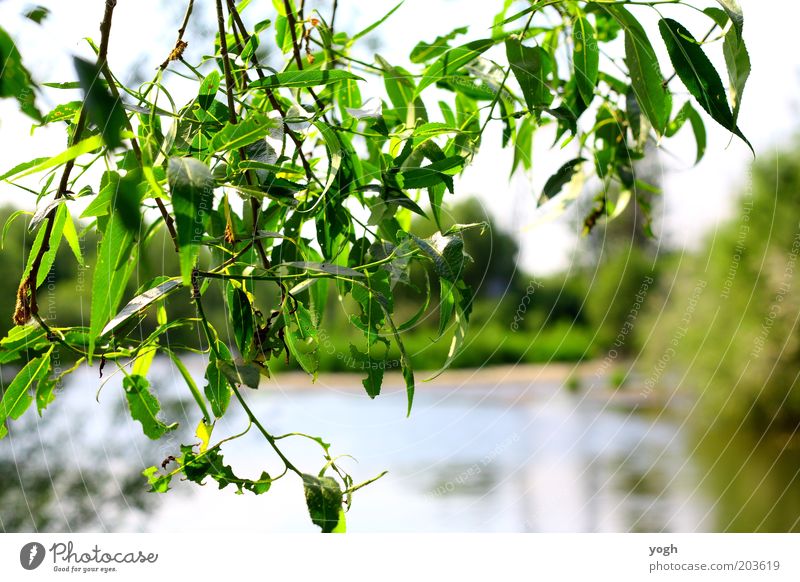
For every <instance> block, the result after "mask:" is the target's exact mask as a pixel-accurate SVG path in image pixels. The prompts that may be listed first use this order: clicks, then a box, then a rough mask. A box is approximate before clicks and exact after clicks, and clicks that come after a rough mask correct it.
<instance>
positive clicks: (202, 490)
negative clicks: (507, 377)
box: [0, 360, 800, 532]
mask: <svg viewBox="0 0 800 582" xmlns="http://www.w3.org/2000/svg"><path fill="white" fill-rule="evenodd" d="M196 364H197V366H196V367H195V368H194V371H195V372H196V378H197V379H198V380H200V379H201V378H202V363H201V362H200V361H199V360H198V361H197V362H196ZM96 374H97V371H96V369H93V370H82V371H80V372H78V373H77V374H76V375H74V377H73V378H72V379H71V380H70V382H69V383H68V384H67V385H66V386H65V387H64V389H63V391H62V392H61V393H60V394H59V396H58V399H57V400H56V401H55V402H54V403H53V404H52V405H51V406H50V408H48V409H47V410H46V411H45V413H44V415H45V417H44V419H39V418H38V416H36V413H35V412H34V411H29V412H28V413H27V414H26V416H25V417H24V418H23V419H22V420H21V421H20V422H18V423H16V424H14V425H12V430H11V437H10V438H8V439H6V440H5V441H3V442H2V443H0V464H2V466H1V467H0V528H2V529H3V530H5V531H33V530H40V531H86V530H88V531H98V530H99V531H103V530H105V531H148V532H150V531H152V532H157V531H158V532H183V531H191V532H197V531H204V530H205V531H216V532H219V531H243V530H244V531H263V532H266V531H315V530H316V528H315V527H314V526H312V525H311V524H310V521H309V519H308V517H307V513H306V510H305V502H304V498H303V492H302V486H301V484H300V482H299V480H297V479H294V478H288V477H287V478H286V479H282V480H280V481H278V482H276V483H275V484H274V485H273V487H272V489H271V490H270V491H269V492H268V493H267V494H266V495H262V496H258V497H256V496H254V495H252V494H250V493H246V494H245V495H236V494H234V492H233V487H228V488H227V489H223V490H218V489H217V486H216V484H215V483H213V482H212V483H209V484H207V485H206V486H205V487H197V486H195V485H193V484H186V483H182V482H180V481H177V480H176V481H174V482H173V483H174V486H173V489H172V490H171V491H170V492H169V493H168V494H166V495H156V494H152V493H146V489H147V486H146V484H145V482H144V479H143V478H142V477H141V476H140V473H141V470H142V469H144V468H145V467H148V466H151V465H158V464H160V463H161V461H162V460H163V459H164V458H165V457H167V456H168V455H171V454H174V455H177V454H178V453H179V451H178V447H179V444H180V443H192V442H196V439H195V438H194V437H192V432H193V428H194V426H195V425H196V422H197V418H198V417H197V414H196V412H195V408H194V405H193V402H192V401H191V400H190V399H187V398H188V394H187V393H186V389H185V388H184V387H183V385H182V384H181V380H180V378H179V377H178V376H177V375H176V372H175V371H174V370H172V369H170V368H169V366H168V365H167V363H165V362H157V366H156V367H155V369H154V371H153V376H154V384H155V386H156V389H157V390H158V392H159V395H160V398H161V400H162V404H163V407H164V410H163V413H162V417H163V418H164V419H165V420H167V421H175V420H177V421H179V422H180V423H181V428H180V429H179V430H178V431H176V432H175V433H172V434H171V438H169V439H168V441H167V442H157V443H152V442H150V441H148V440H147V439H146V437H144V435H143V434H142V432H141V429H140V425H139V424H138V423H134V422H133V421H131V420H130V418H129V417H127V415H126V412H125V410H124V407H123V401H122V393H121V387H120V382H119V379H118V378H113V379H112V380H110V381H109V382H108V384H106V385H105V387H104V388H103V389H102V392H101V393H100V396H99V397H100V403H99V404H98V403H97V402H96V401H95V391H96V389H97V385H98V381H97V377H96ZM499 376H501V374H498V382H499V383H495V384H493V383H483V384H478V383H469V384H466V385H455V384H452V383H451V384H450V385H448V381H447V379H446V377H443V378H440V379H439V380H437V382H435V383H433V384H423V385H421V386H419V387H418V390H417V396H416V400H415V405H414V411H413V413H412V415H411V418H405V394H404V393H403V392H402V391H400V390H390V391H388V392H387V393H385V394H383V395H381V396H380V397H378V398H377V399H375V400H369V398H367V397H366V396H365V395H363V393H359V392H358V391H355V390H353V389H352V387H348V386H347V385H345V384H344V383H345V382H346V381H345V380H342V384H341V385H336V384H327V385H320V384H318V385H317V386H316V387H315V388H313V389H307V390H303V389H297V388H292V389H281V388H280V387H279V386H276V385H275V384H272V385H271V387H270V388H269V389H262V390H259V391H257V392H255V391H248V392H247V393H246V396H247V397H248V398H249V401H250V404H251V406H252V408H253V409H254V411H255V412H256V414H257V415H258V416H259V417H260V418H261V419H262V420H263V421H264V422H265V424H266V425H267V426H269V427H271V429H272V431H273V432H274V433H275V434H278V433H284V432H292V431H300V432H307V433H310V434H314V435H319V436H322V437H324V438H325V440H327V441H328V442H330V443H332V444H333V448H332V452H333V453H334V454H349V455H352V456H353V457H354V458H355V460H354V461H351V460H346V459H345V460H343V461H342V463H343V464H344V466H346V467H347V468H348V470H349V471H350V472H351V474H352V475H353V476H354V479H355V480H356V482H360V481H363V480H366V479H368V478H370V477H373V476H374V475H376V474H378V473H380V472H381V471H383V470H388V471H389V474H388V475H386V476H385V477H384V478H383V479H381V480H380V481H379V482H377V483H375V484H373V485H371V486H369V487H367V488H365V489H362V490H361V491H359V492H358V493H357V494H356V495H355V498H354V503H353V506H352V509H351V511H350V512H349V514H348V529H349V531H508V532H525V531H533V532H561V531H580V532H584V531H585V532H594V531H604V532H606V531H607V532H626V531H721V530H734V531H755V530H767V531H788V530H797V529H798V519H799V518H800V479H798V468H800V462H799V461H800V454H798V451H797V450H796V448H792V447H791V446H786V445H785V443H784V444H782V445H781V446H775V444H774V443H772V444H770V443H763V442H762V443H761V444H756V443H755V442H754V441H753V440H750V439H747V438H744V437H741V438H738V439H733V440H732V439H730V438H727V437H726V438H724V439H722V438H721V437H720V436H719V435H715V434H711V435H708V436H707V437H706V438H705V439H703V442H702V443H701V442H700V441H701V439H700V435H702V433H703V430H702V428H701V429H699V430H698V429H697V428H693V429H689V428H688V425H687V424H686V423H685V422H683V421H682V418H683V416H684V414H683V413H682V412H679V411H670V412H663V411H662V412H653V411H649V412H647V411H641V410H639V409H637V408H636V407H635V406H633V407H632V406H625V405H622V404H614V405H612V404H610V403H609V402H608V400H607V399H606V398H600V397H597V395H596V394H595V393H589V394H587V393H586V392H582V393H577V394H572V393H570V392H569V391H567V390H565V389H564V388H563V387H562V386H561V385H559V384H557V383H553V382H547V381H538V380H535V379H534V378H533V377H531V379H530V380H529V381H523V382H521V381H518V380H517V381H514V382H502V381H500V378H499ZM482 377H483V378H485V377H486V376H485V375H483V376H482ZM517 377H518V375H517ZM201 385H202V384H201ZM629 390H631V391H632V392H635V389H634V388H631V389H629ZM232 409H233V411H234V412H235V411H236V410H237V407H236V405H235V404H232ZM187 415H189V416H188V417H187ZM244 425H245V422H244V418H243V416H242V415H241V414H238V413H236V414H232V415H230V417H229V418H226V419H225V421H224V422H221V423H219V424H218V426H217V428H216V429H215V434H214V436H215V438H216V439H219V438H222V437H223V436H226V435H228V434H231V433H233V432H237V431H238V430H241V428H242V427H243V426H244ZM715 439H716V440H717V441H719V442H715ZM283 442H284V443H286V451H287V453H288V455H289V457H290V458H292V459H293V460H295V459H296V460H295V464H296V465H298V466H300V467H301V468H303V469H304V470H306V471H307V472H311V473H313V472H316V471H318V470H319V469H320V468H321V466H322V464H323V460H322V458H321V456H320V454H319V449H318V448H316V445H314V444H313V443H310V442H309V441H304V440H297V441H295V442H290V440H286V441H283ZM223 453H224V454H225V459H226V461H227V462H228V463H230V464H231V465H232V466H233V468H234V470H235V471H236V472H237V473H239V474H241V475H243V476H250V477H256V476H257V475H258V474H259V473H260V472H261V470H262V469H267V470H269V471H270V472H271V473H273V474H275V473H277V472H278V466H277V465H276V464H275V461H274V459H273V458H272V457H271V456H270V454H269V450H268V449H267V447H266V444H265V443H264V441H263V440H262V439H261V438H259V436H258V435H257V434H256V431H255V430H253V431H251V433H250V434H248V435H247V436H246V437H244V438H243V439H241V440H239V441H236V442H235V443H231V444H230V445H229V446H227V447H223Z"/></svg>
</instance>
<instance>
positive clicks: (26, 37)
mask: <svg viewBox="0 0 800 582" xmlns="http://www.w3.org/2000/svg"><path fill="white" fill-rule="evenodd" d="M38 3H39V4H42V5H45V6H47V7H48V8H50V9H51V11H52V14H51V15H50V17H49V18H48V19H47V20H46V21H45V22H44V23H43V25H42V26H37V25H36V24H34V23H32V22H29V21H27V20H25V19H22V18H20V16H19V15H20V14H21V13H22V12H24V9H25V8H26V7H28V6H31V4H32V3H31V2H27V1H25V0H0V23H2V26H3V27H5V28H6V30H8V32H9V33H10V34H11V35H12V36H13V37H14V38H15V39H16V40H17V41H18V42H19V43H20V44H21V45H22V46H23V47H25V57H26V64H27V66H28V67H29V68H30V69H31V70H32V71H33V74H34V77H35V78H36V79H37V80H38V81H56V80H58V81H60V80H64V79H65V78H72V77H73V76H74V72H73V70H72V66H71V62H70V58H71V55H74V54H81V55H84V56H87V57H88V56H90V54H91V53H90V52H89V50H88V48H87V46H86V43H85V42H82V41H81V39H82V38H83V37H86V36H90V37H92V38H95V39H97V38H98V37H99V34H98V23H99V21H100V17H101V14H102V10H103V5H104V2H102V1H100V0H73V1H70V2H64V1H63V0H62V1H59V2H55V1H52V0H50V1H47V0H40V2H38ZM740 3H741V5H742V8H743V9H744V12H745V19H746V20H745V39H746V41H747V44H748V48H749V50H750V56H751V60H752V64H753V73H752V76H751V78H750V81H749V86H748V88H747V91H746V93H745V96H744V101H743V106H742V110H741V114H740V126H741V127H742V129H743V131H744V133H745V134H746V135H747V136H748V137H749V139H750V141H751V142H752V143H753V145H754V147H755V148H756V152H757V153H758V154H767V153H769V152H770V150H773V149H775V148H776V147H777V146H778V145H779V144H785V143H787V142H788V141H789V140H790V138H791V137H792V136H793V135H794V134H795V132H796V130H797V129H798V120H800V51H798V50H797V28H796V24H795V23H796V22H797V17H798V16H800V6H798V3H797V2H796V1H793V0H770V1H769V2H768V3H767V2H765V1H764V0H740ZM339 4H340V12H339V15H338V16H337V27H338V28H342V27H344V28H347V29H348V30H350V31H355V30H359V29H361V28H363V27H365V26H367V25H368V24H370V23H371V22H373V21H374V20H376V19H377V18H379V17H380V16H381V15H382V14H383V13H385V12H386V11H388V10H389V9H390V8H391V7H392V6H393V5H394V3H393V2H378V1H374V2H363V1H361V2H356V1H355V0H340V2H339ZM501 4H502V1H501V0H492V1H488V0H485V1H481V2H477V1H474V2H464V1H462V2H456V1H454V0H406V2H405V4H404V5H403V6H402V7H401V8H400V9H399V10H398V11H397V12H396V13H395V14H394V15H393V16H392V17H391V19H390V20H389V21H387V23H385V24H384V26H383V27H382V28H380V29H378V30H377V31H375V32H374V33H372V35H371V36H372V39H373V41H374V42H375V43H376V46H377V50H378V51H379V52H380V53H381V54H382V55H383V56H385V57H386V58H387V59H388V60H390V61H391V62H393V63H396V64H401V65H404V64H407V63H408V61H407V55H408V54H409V52H410V51H411V49H412V48H413V46H414V45H415V44H416V42H417V41H418V40H423V39H425V40H432V39H433V38H434V37H435V36H437V35H439V34H442V33H445V32H447V31H449V30H451V29H453V28H456V27H458V26H464V25H469V26H470V34H469V35H468V36H466V37H463V38H464V39H465V40H468V39H470V38H479V37H482V36H485V35H486V32H487V29H488V28H489V26H490V25H491V22H492V17H493V15H494V13H495V12H497V11H498V9H499V7H500V5H501ZM714 4H715V3H714V2H713V1H710V0H709V1H708V2H704V1H702V0H698V1H697V2H696V5H698V6H701V7H704V6H709V5H714ZM307 5H309V6H317V5H320V6H325V8H324V13H325V14H326V15H327V14H328V11H329V8H328V6H329V5H330V3H329V2H310V1H309V2H307ZM765 5H767V6H765ZM261 6H263V8H261ZM165 7H166V8H165ZM195 12H196V14H201V15H203V17H202V18H201V17H198V18H196V19H195V20H193V23H192V25H191V28H192V29H193V32H194V33H198V32H200V33H202V32H203V28H204V27H209V26H210V25H211V24H212V23H213V20H212V19H211V18H210V15H212V14H213V2H212V1H211V0H197V1H196V6H195ZM248 12H250V13H251V14H250V15H249V19H250V21H256V20H261V19H264V18H270V17H273V9H272V6H271V3H270V2H267V1H266V0H254V2H253V5H252V6H251V8H250V9H248ZM182 13H183V2H158V1H155V0H138V1H137V2H132V1H131V0H119V3H118V6H117V9H116V12H115V16H114V30H113V34H112V42H111V46H110V57H109V60H110V63H111V67H112V69H114V70H115V71H116V72H118V73H119V72H120V71H125V70H131V67H133V66H135V65H142V70H144V71H146V72H147V73H146V74H148V75H149V71H150V70H152V69H154V68H155V66H156V65H157V64H158V63H160V62H161V61H162V60H163V59H164V57H165V56H166V53H168V52H169V49H170V48H171V45H172V43H173V42H174V39H175V33H176V29H177V27H178V25H179V23H180V20H181V17H182ZM682 15H683V17H682V18H680V19H681V20H683V21H685V23H686V24H687V25H688V26H689V27H690V28H693V29H695V32H696V34H702V33H703V32H704V30H705V29H706V28H707V25H706V23H705V22H701V21H699V20H698V18H697V17H696V15H694V14H693V11H691V10H684V11H683V12H682ZM701 29H703V30H702V31H701ZM206 30H207V28H206ZM650 30H654V28H652V27H651V28H650ZM654 44H656V45H659V42H658V41H656V42H655V43H654ZM204 48H205V46H203V44H202V43H201V42H194V43H192V42H191V36H190V47H189V49H188V50H187V57H188V59H189V60H190V62H191V61H195V60H196V59H197V58H198V57H199V56H200V55H201V54H202V49H204ZM716 50H717V51H718V52H720V53H721V49H719V48H718V47H717V48H716ZM714 60H715V62H716V63H718V64H720V65H722V63H723V61H722V59H721V55H717V57H716V58H714ZM667 63H668V61H667V60H666V59H664V60H663V61H662V65H663V67H664V70H665V72H667V74H668V72H669V65H668V64H667ZM722 66H723V67H724V65H722ZM169 82H170V83H174V82H178V83H179V80H178V79H176V78H175V77H174V76H173V77H171V78H170V79H169ZM193 91H194V90H193ZM362 92H363V93H365V96H367V95H366V94H368V90H364V91H362ZM380 92H381V89H380V88H379V87H376V88H375V93H376V94H380ZM176 93H177V94H180V90H177V92H176ZM74 98H75V97H74V96H73V95H64V96H61V95H58V94H57V93H55V92H52V91H51V92H49V93H48V95H47V99H46V100H44V102H43V103H42V108H43V109H47V108H48V106H52V105H55V104H57V103H58V102H61V101H67V100H70V99H74ZM709 129H710V134H709V147H708V153H707V155H706V158H705V160H704V161H703V162H701V164H700V165H699V166H697V167H692V160H693V157H694V151H695V146H694V141H693V138H692V136H691V133H690V132H689V131H688V130H686V131H684V132H682V134H679V136H678V137H676V138H674V139H673V140H670V141H669V142H668V143H666V144H665V147H666V149H668V151H669V154H668V155H665V156H664V158H663V159H664V162H665V164H666V165H667V166H668V167H669V172H668V173H667V174H665V176H664V178H663V181H664V186H665V197H664V214H663V216H664V221H663V225H662V227H661V230H662V232H663V233H664V235H665V236H666V239H667V240H669V241H670V242H671V243H673V244H675V245H679V246H691V245H692V244H695V243H696V242H697V241H698V240H700V239H701V238H702V236H703V235H704V234H705V233H707V232H708V231H709V230H710V229H713V228H715V227H716V226H717V225H718V224H719V221H720V220H721V219H724V218H726V217H728V216H730V214H731V213H732V212H733V210H734V200H735V198H734V197H735V194H736V193H737V191H738V190H739V189H740V188H741V187H742V184H743V183H744V181H745V176H746V171H747V167H748V164H749V162H750V160H751V159H752V157H751V155H750V153H749V150H748V149H747V148H746V147H745V146H744V145H743V144H742V143H741V142H739V141H738V140H735V139H734V140H731V139H730V136H729V135H728V134H727V133H726V132H725V131H724V130H722V129H720V128H718V127H716V126H715V125H714V124H713V122H710V120H709ZM29 130H30V122H29V120H28V119H27V118H25V117H24V116H22V115H20V114H19V113H18V112H17V109H16V104H15V103H14V102H12V101H10V100H5V101H3V102H0V160H1V161H0V171H4V170H6V169H8V168H10V167H12V166H13V165H15V164H16V163H19V162H22V161H25V160H28V159H31V158H34V157H38V156H41V155H45V154H46V153H52V154H55V153H58V152H59V151H61V150H62V149H63V147H64V143H63V141H64V136H63V131H62V130H61V128H53V129H39V130H37V131H36V133H35V135H34V137H33V138H31V137H29V133H30V131H29ZM498 132H499V129H497V128H495V130H494V131H492V130H491V129H490V131H489V133H488V134H487V135H486V137H485V140H484V144H485V145H484V148H483V149H482V150H481V153H480V154H479V156H478V157H477V158H476V160H475V163H474V165H473V166H472V167H470V168H469V169H468V170H467V171H466V172H465V174H464V176H463V178H462V179H461V180H459V182H458V185H457V188H458V189H457V195H458V194H459V192H460V193H461V194H474V195H477V196H478V197H479V198H480V199H481V200H482V201H483V202H484V204H485V206H486V207H487V209H488V210H489V212H491V213H492V214H493V215H494V216H495V217H496V219H497V221H498V223H499V224H500V225H501V226H503V227H505V228H507V229H510V230H512V231H513V232H515V233H516V234H517V236H518V237H519V240H520V243H521V246H522V256H521V262H522V267H523V269H525V270H529V271H534V272H536V273H537V274H544V273H548V272H553V271H555V270H558V269H560V268H563V267H565V266H566V265H567V264H568V262H569V260H570V252H571V249H572V248H573V246H574V241H575V237H574V235H573V233H572V232H571V229H570V227H569V225H568V224H567V222H566V221H564V220H556V221H554V222H550V223H547V224H539V225H537V226H536V227H535V228H526V227H528V226H529V225H530V224H532V222H533V219H534V210H535V200H536V195H537V193H538V192H540V191H541V187H542V185H543V184H544V182H545V181H546V180H547V178H548V177H549V176H550V175H551V174H552V173H553V171H555V169H557V168H558V167H559V166H560V165H561V163H563V162H564V161H566V159H568V152H559V151H557V150H555V151H553V150H550V149H549V145H550V142H551V141H552V140H551V138H549V136H546V135H542V136H537V137H538V140H537V142H536V146H535V148H534V169H533V171H532V173H531V175H530V176H525V175H520V174H518V175H517V176H515V178H514V179H513V180H511V181H509V180H508V179H507V178H508V173H509V172H508V170H509V169H510V163H511V152H510V151H509V150H506V151H503V150H500V148H499V141H500V138H499V134H498ZM43 144H44V145H43ZM0 192H2V196H4V198H5V199H6V200H8V201H10V202H13V203H16V204H23V205H25V204H26V203H25V202H24V200H21V199H20V195H19V192H20V191H18V190H17V191H15V190H13V189H10V188H8V187H3V188H2V190H0ZM793 194H796V193H793ZM32 203H33V201H32V200H31V201H30V204H27V205H28V206H31V205H32Z"/></svg>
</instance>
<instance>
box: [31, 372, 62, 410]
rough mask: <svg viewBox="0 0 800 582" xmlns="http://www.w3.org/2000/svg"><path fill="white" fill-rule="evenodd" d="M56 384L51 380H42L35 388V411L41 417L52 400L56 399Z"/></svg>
mask: <svg viewBox="0 0 800 582" xmlns="http://www.w3.org/2000/svg"><path fill="white" fill-rule="evenodd" d="M56 384H57V382H56V381H55V380H54V379H52V378H42V380H40V382H39V385H38V386H37V387H36V411H37V412H38V413H39V416H42V413H43V412H44V410H45V408H47V407H48V406H49V405H50V403H51V402H53V400H55V399H56V395H55V388H56Z"/></svg>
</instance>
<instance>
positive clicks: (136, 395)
mask: <svg viewBox="0 0 800 582" xmlns="http://www.w3.org/2000/svg"><path fill="white" fill-rule="evenodd" d="M122 387H123V389H124V390H125V398H126V400H127V401H128V407H129V408H130V412H131V417H132V418H133V420H138V421H139V422H140V423H142V431H143V432H144V434H145V435H146V436H147V437H149V438H151V439H153V440H157V439H160V438H161V437H162V436H164V433H167V432H169V431H171V430H175V429H176V428H177V427H178V423H177V422H174V423H172V424H170V425H167V424H164V423H163V422H162V421H160V420H159V419H158V418H157V416H158V413H159V412H160V411H161V404H160V403H159V402H158V399H157V398H156V397H155V396H154V395H153V393H152V392H151V391H150V383H149V382H148V381H147V378H145V377H144V376H135V375H131V376H126V377H125V378H124V379H123V380H122Z"/></svg>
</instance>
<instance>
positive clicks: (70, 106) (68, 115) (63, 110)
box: [41, 101, 83, 125]
mask: <svg viewBox="0 0 800 582" xmlns="http://www.w3.org/2000/svg"><path fill="white" fill-rule="evenodd" d="M82 107H83V101H70V102H69V103H62V104H61V105H57V106H56V107H55V108H53V110H52V111H50V112H49V113H48V114H47V115H45V116H44V118H43V119H42V123H41V125H46V124H48V123H54V122H56V121H70V120H72V119H73V118H74V117H75V115H76V114H77V113H78V112H79V111H80V110H81V108H82Z"/></svg>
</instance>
